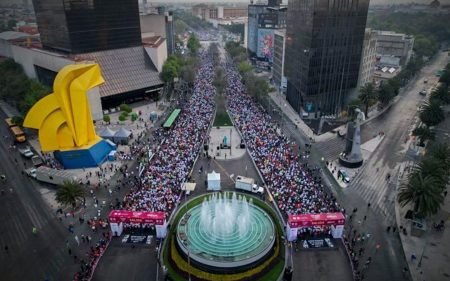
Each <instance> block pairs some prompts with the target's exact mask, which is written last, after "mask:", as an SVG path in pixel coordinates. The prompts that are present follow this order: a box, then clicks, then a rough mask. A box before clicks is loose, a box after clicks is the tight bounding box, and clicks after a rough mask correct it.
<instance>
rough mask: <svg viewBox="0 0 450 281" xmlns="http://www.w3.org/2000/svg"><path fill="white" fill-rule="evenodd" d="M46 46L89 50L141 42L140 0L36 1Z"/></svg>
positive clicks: (76, 51)
mask: <svg viewBox="0 0 450 281" xmlns="http://www.w3.org/2000/svg"><path fill="white" fill-rule="evenodd" d="M33 6H34V10H35V14H36V21H37V24H38V29H39V33H40V36H41V42H42V45H43V47H44V48H45V49H50V50H57V51H62V52H66V53H71V54H76V53H87V52H95V51H101V50H111V49H120V48H127V47H134V46H139V45H141V30H140V27H139V8H138V1H121V0H95V1H92V0H64V1H63V0H33Z"/></svg>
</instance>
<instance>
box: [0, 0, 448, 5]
mask: <svg viewBox="0 0 450 281" xmlns="http://www.w3.org/2000/svg"><path fill="white" fill-rule="evenodd" d="M0 1H1V3H2V4H3V3H5V4H6V3H23V0H0ZM28 1H29V2H30V3H31V0H28ZM61 1H62V0H61ZM139 1H140V2H141V1H142V0H139ZM287 1H288V0H283V2H284V3H286V2H287ZM431 1H432V0H414V1H411V0H371V1H370V3H371V4H404V3H412V2H414V3H420V4H429V3H430V2H431ZM439 1H440V2H441V4H450V0H439ZM148 2H150V3H152V2H158V3H164V2H172V3H173V2H178V3H183V2H189V3H192V2H199V3H206V2H207V3H214V2H220V3H250V0H227V1H225V0H148Z"/></svg>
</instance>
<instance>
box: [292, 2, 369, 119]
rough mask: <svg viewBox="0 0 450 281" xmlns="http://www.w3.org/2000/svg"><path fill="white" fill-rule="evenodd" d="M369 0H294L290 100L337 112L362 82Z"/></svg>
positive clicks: (302, 107)
mask: <svg viewBox="0 0 450 281" xmlns="http://www.w3.org/2000/svg"><path fill="white" fill-rule="evenodd" d="M368 8H369V0H290V1H289V6H288V15H287V30H286V59H285V73H286V76H287V79H288V86H287V100H288V101H289V103H290V104H291V105H292V107H293V108H294V109H295V110H296V111H298V112H299V113H300V112H301V113H303V112H304V111H306V112H308V113H312V112H315V113H316V114H315V116H316V117H318V116H319V115H334V116H338V115H339V114H340V112H341V110H342V108H343V105H344V102H345V101H346V98H347V96H348V93H349V90H350V89H352V88H355V87H356V85H357V82H358V73H359V66H360V61H361V52H362V46H363V41H364V31H365V26H366V20H367V11H368Z"/></svg>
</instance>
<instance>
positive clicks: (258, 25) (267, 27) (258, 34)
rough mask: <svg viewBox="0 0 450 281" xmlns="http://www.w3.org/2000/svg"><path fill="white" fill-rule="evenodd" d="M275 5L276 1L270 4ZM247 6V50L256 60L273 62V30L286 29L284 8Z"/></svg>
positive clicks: (258, 5) (257, 5)
mask: <svg viewBox="0 0 450 281" xmlns="http://www.w3.org/2000/svg"><path fill="white" fill-rule="evenodd" d="M270 5H277V1H272V2H270ZM270 5H260V4H255V5H248V33H247V36H248V40H247V48H248V50H249V51H250V52H251V53H252V55H254V56H255V57H256V58H258V59H260V60H264V61H267V62H270V63H271V62H272V61H273V52H274V49H273V48H274V35H275V30H279V29H284V28H286V11H287V9H286V6H270Z"/></svg>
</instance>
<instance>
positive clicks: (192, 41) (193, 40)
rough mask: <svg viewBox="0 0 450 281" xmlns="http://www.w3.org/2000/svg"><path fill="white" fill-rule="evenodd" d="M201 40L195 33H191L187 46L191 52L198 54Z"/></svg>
mask: <svg viewBox="0 0 450 281" xmlns="http://www.w3.org/2000/svg"><path fill="white" fill-rule="evenodd" d="M200 46H201V45H200V41H198V38H197V36H195V34H194V33H192V34H191V36H190V37H189V39H188V42H187V47H188V49H189V51H190V52H191V54H196V53H197V51H198V49H200Z"/></svg>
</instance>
